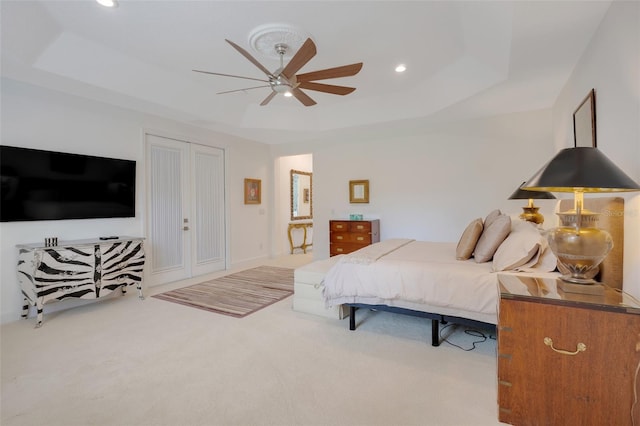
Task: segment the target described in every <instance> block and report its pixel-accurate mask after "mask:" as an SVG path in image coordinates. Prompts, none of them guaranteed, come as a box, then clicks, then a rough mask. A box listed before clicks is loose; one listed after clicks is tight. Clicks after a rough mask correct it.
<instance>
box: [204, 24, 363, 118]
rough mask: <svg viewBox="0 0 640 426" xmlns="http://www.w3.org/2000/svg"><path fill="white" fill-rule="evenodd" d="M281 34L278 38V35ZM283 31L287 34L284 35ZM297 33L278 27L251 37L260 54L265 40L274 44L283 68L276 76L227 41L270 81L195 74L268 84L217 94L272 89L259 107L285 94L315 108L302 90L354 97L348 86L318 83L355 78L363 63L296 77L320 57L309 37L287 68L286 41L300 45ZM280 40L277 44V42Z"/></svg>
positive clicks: (260, 31)
mask: <svg viewBox="0 0 640 426" xmlns="http://www.w3.org/2000/svg"><path fill="white" fill-rule="evenodd" d="M278 31H279V32H280V33H279V34H277V35H275V36H274V34H275V33H277V32H278ZM283 31H284V34H283ZM296 34H297V33H296V32H295V31H293V30H292V29H290V27H289V30H287V29H285V30H283V29H282V28H281V27H278V28H277V29H276V30H273V29H272V28H267V27H265V28H262V27H259V30H258V31H254V34H253V35H252V36H251V37H250V44H251V45H252V46H253V48H254V49H255V50H257V51H259V52H263V51H264V45H265V43H267V42H266V41H265V40H269V42H270V43H273V44H271V51H272V52H274V53H275V54H276V56H277V57H278V58H279V59H280V67H279V68H278V69H277V70H275V71H274V72H271V71H269V70H268V69H267V68H266V67H265V66H264V65H262V63H260V62H259V61H258V60H256V59H255V58H254V57H253V56H252V55H251V54H250V53H249V52H247V51H246V50H245V49H243V48H242V47H240V46H239V45H237V44H236V43H234V42H232V41H231V40H225V41H226V42H227V43H229V44H230V45H231V46H232V47H233V48H234V49H236V50H237V51H238V52H239V53H240V54H241V55H242V56H244V57H245V58H246V59H248V60H249V62H251V63H252V64H254V65H255V66H256V67H257V68H258V69H260V70H261V71H262V72H263V73H264V74H265V75H266V77H267V79H257V78H252V77H243V76H238V75H231V74H222V73H216V72H210V71H200V70H193V71H195V72H199V73H204V74H212V75H219V76H223V77H234V78H242V79H246V80H257V81H262V82H264V83H267V84H265V85H262V86H255V87H247V88H244V89H237V90H228V91H224V92H218V94H225V93H233V92H244V91H247V90H252V89H259V88H262V87H269V88H271V93H270V94H269V95H268V96H267V97H266V98H265V99H264V100H263V101H262V102H261V103H260V105H262V106H264V105H267V104H268V103H269V102H270V101H271V100H272V99H273V98H274V97H275V95H277V94H284V95H285V96H287V94H288V96H294V97H295V98H296V99H298V101H300V102H301V103H302V104H303V105H304V106H312V105H315V104H316V101H314V100H313V99H312V98H311V97H309V95H307V94H306V93H305V92H303V91H302V90H301V89H306V90H314V91H317V92H323V93H329V94H333V95H342V96H344V95H347V94H349V93H352V92H353V91H354V90H356V89H355V87H346V86H336V85H331V84H324V83H317V82H315V80H326V79H332V78H340V77H350V76H353V75H356V74H357V73H358V72H360V70H361V69H362V62H359V63H355V64H351V65H343V66H340V67H335V68H327V69H324V70H319V71H313V72H309V73H304V74H296V73H297V72H298V71H299V70H300V69H301V68H302V67H304V66H305V65H306V64H307V63H308V62H309V61H310V60H311V59H312V58H313V57H314V56H315V55H316V53H317V51H316V45H315V43H314V42H313V40H312V39H311V38H310V37H307V38H306V39H305V40H304V42H303V43H302V45H301V46H300V48H299V49H298V50H297V51H296V52H295V54H293V56H292V57H291V59H290V60H289V62H288V63H287V64H286V66H285V64H284V58H285V56H286V55H287V54H288V52H289V51H290V50H291V49H290V45H289V44H288V43H287V42H285V40H290V41H291V42H293V43H295V44H298V42H297V39H296V37H298V36H297V35H296ZM275 40H277V42H276V41H275Z"/></svg>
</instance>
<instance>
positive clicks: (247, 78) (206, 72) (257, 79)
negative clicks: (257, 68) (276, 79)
mask: <svg viewBox="0 0 640 426" xmlns="http://www.w3.org/2000/svg"><path fill="white" fill-rule="evenodd" d="M191 71H193V72H201V73H203V74H211V75H221V76H223V77H233V78H243V79H245V80H255V81H264V82H265V83H268V82H269V80H263V79H260V78H252V77H243V76H241V75H232V74H222V73H219V72H210V71H200V70H191Z"/></svg>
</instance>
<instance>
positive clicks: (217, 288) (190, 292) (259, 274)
mask: <svg viewBox="0 0 640 426" xmlns="http://www.w3.org/2000/svg"><path fill="white" fill-rule="evenodd" d="M292 294H293V269H289V268H279V267H275V266H259V267H257V268H253V269H248V270H246V271H242V272H237V273H235V274H231V275H227V276H224V277H220V278H216V279H214V280H211V281H205V282H203V283H200V284H194V285H191V286H188V287H184V288H179V289H176V290H171V291H167V292H165V293H160V294H156V295H154V296H153V297H155V298H157V299H162V300H167V301H169V302H174V303H179V304H181V305H185V306H191V307H193V308H198V309H203V310H205V311H210V312H216V313H219V314H224V315H229V316H232V317H236V318H243V317H246V316H247V315H249V314H251V313H254V312H256V311H258V310H260V309H262V308H265V307H267V306H269V305H271V304H273V303H275V302H278V301H280V300H282V299H284V298H286V297H289V296H291V295H292Z"/></svg>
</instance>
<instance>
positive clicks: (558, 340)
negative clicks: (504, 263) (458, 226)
mask: <svg viewBox="0 0 640 426" xmlns="http://www.w3.org/2000/svg"><path fill="white" fill-rule="evenodd" d="M498 281H499V286H500V307H499V312H498V410H499V412H498V416H499V420H500V421H501V422H504V423H509V424H516V425H522V424H531V425H554V426H557V425H569V424H570V425H605V424H606V425H631V424H632V420H633V419H635V421H636V423H637V422H638V421H640V409H639V408H638V406H637V405H638V404H634V400H635V396H634V390H635V389H636V387H637V386H638V377H637V376H638V372H637V369H638V367H639V365H640V303H638V301H637V300H635V299H634V298H632V297H631V296H629V295H627V294H625V293H622V292H620V291H618V290H615V289H612V288H610V287H608V286H605V291H604V294H603V295H584V294H575V293H564V292H562V291H560V290H558V287H557V279H555V278H532V277H530V276H521V275H507V274H501V275H499V276H498ZM632 410H633V416H632Z"/></svg>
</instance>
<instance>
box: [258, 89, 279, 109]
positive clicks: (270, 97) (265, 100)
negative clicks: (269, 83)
mask: <svg viewBox="0 0 640 426" xmlns="http://www.w3.org/2000/svg"><path fill="white" fill-rule="evenodd" d="M275 96H276V92H274V91H272V92H271V93H269V96H267V97H266V98H264V101H262V102H260V106H265V105H266V104H268V103H269V102H271V99H273V98H274V97H275Z"/></svg>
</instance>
